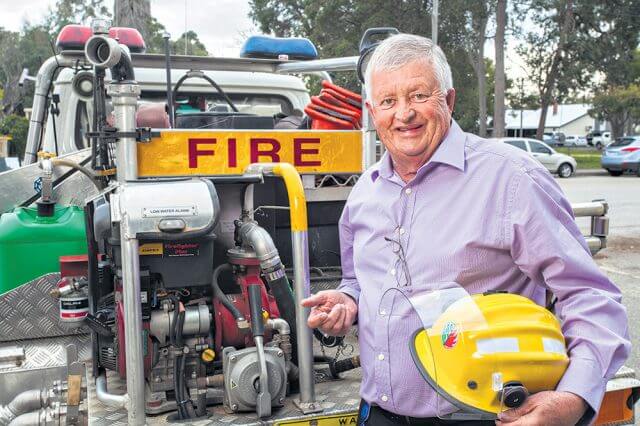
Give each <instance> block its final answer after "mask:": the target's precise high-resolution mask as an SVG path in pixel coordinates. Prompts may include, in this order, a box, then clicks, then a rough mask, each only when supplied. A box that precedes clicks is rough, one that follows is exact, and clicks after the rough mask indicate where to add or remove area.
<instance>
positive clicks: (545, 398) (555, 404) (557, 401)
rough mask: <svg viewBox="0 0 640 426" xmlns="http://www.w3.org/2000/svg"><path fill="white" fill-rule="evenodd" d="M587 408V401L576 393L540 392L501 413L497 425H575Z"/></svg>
mask: <svg viewBox="0 0 640 426" xmlns="http://www.w3.org/2000/svg"><path fill="white" fill-rule="evenodd" d="M586 410H587V403H586V402H585V401H584V399H582V398H580V397H579V396H578V395H576V394H574V393H571V392H555V391H545V392H538V393H536V394H533V395H531V396H530V397H529V398H527V400H526V401H525V403H524V404H523V405H522V406H520V407H518V408H514V409H512V410H508V411H505V412H503V413H500V414H499V415H498V420H497V421H496V425H503V426H506V425H509V426H524V425H549V426H573V425H575V424H576V423H578V420H580V418H581V417H582V416H583V415H584V413H585V411H586Z"/></svg>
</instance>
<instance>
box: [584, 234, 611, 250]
mask: <svg viewBox="0 0 640 426" xmlns="http://www.w3.org/2000/svg"><path fill="white" fill-rule="evenodd" d="M584 239H585V241H586V242H587V246H589V250H590V251H591V254H592V255H593V254H595V253H597V252H599V251H600V250H602V249H603V248H605V247H606V244H605V243H604V242H603V239H602V238H600V237H595V236H593V235H589V236H586V237H584Z"/></svg>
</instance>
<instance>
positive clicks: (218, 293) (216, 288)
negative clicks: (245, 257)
mask: <svg viewBox="0 0 640 426" xmlns="http://www.w3.org/2000/svg"><path fill="white" fill-rule="evenodd" d="M232 269H233V268H232V266H231V265H230V264H228V263H223V264H222V265H220V266H218V267H217V268H216V269H214V270H213V279H212V280H211V285H212V287H213V297H215V298H216V299H218V300H219V301H220V303H222V305H223V306H224V307H225V308H227V309H228V310H229V312H231V315H233V317H234V318H235V319H236V321H243V320H244V319H245V318H244V316H243V315H242V313H240V311H239V310H238V308H237V307H236V305H234V304H233V303H231V300H229V298H228V297H227V295H226V294H224V293H223V292H222V290H221V289H220V285H219V284H218V279H219V278H220V274H221V273H222V272H223V271H231V270H232Z"/></svg>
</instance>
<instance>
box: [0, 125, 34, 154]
mask: <svg viewBox="0 0 640 426" xmlns="http://www.w3.org/2000/svg"><path fill="white" fill-rule="evenodd" d="M28 131H29V120H27V119H26V118H25V117H21V116H19V115H15V114H11V115H7V116H4V117H3V118H2V119H0V134H2V135H10V136H11V142H9V147H10V152H9V155H10V156H12V157H19V158H22V157H23V156H24V149H25V146H26V145H27V132H28Z"/></svg>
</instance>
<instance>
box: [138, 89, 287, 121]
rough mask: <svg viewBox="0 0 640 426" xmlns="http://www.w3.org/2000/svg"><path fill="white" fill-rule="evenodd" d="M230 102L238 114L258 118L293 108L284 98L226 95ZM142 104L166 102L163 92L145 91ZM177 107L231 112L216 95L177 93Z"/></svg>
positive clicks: (184, 109) (189, 109)
mask: <svg viewBox="0 0 640 426" xmlns="http://www.w3.org/2000/svg"><path fill="white" fill-rule="evenodd" d="M227 95H228V96H229V98H231V101H233V103H234V104H235V106H236V108H238V112H244V113H249V114H256V115H260V116H273V115H275V114H285V115H291V114H292V113H293V106H292V105H291V102H290V101H289V100H288V99H287V98H285V97H284V96H277V95H260V94H243V93H227ZM140 97H141V101H142V102H166V95H165V93H164V92H150V91H145V92H142V94H141V96H140ZM174 102H175V104H176V105H177V108H176V112H177V113H180V112H184V113H189V112H190V111H192V112H198V111H211V112H232V111H233V110H232V109H231V107H230V106H229V104H228V103H227V102H226V101H225V100H224V99H222V97H221V96H220V95H218V94H217V93H203V92H187V91H185V92H182V91H180V92H179V93H178V97H177V99H175V100H174Z"/></svg>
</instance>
